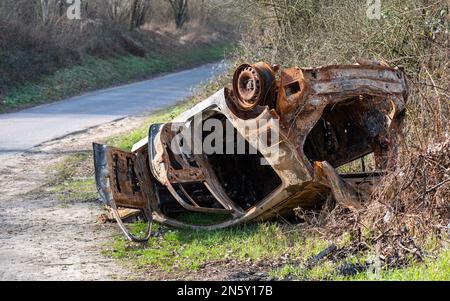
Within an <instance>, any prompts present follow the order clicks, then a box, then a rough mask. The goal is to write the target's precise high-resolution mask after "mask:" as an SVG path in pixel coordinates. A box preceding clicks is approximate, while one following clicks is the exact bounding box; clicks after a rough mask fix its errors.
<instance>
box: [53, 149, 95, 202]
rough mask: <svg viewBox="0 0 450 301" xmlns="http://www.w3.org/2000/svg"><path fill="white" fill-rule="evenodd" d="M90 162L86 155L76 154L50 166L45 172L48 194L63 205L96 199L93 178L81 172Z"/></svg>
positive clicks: (90, 159)
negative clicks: (46, 174)
mask: <svg viewBox="0 0 450 301" xmlns="http://www.w3.org/2000/svg"><path fill="white" fill-rule="evenodd" d="M91 161H92V158H91V157H90V156H89V155H87V154H86V153H77V154H73V155H68V156H66V157H64V158H63V159H62V160H61V161H60V162H58V163H56V164H53V165H51V166H50V167H49V168H48V171H47V172H48V174H49V176H48V178H49V179H48V183H49V189H48V192H49V193H51V194H54V195H55V196H56V198H57V199H58V200H60V201H62V202H64V203H68V202H74V201H91V200H96V199H98V196H97V189H96V186H95V180H94V177H93V176H92V175H90V174H86V172H85V171H84V170H83V166H85V165H86V164H89V163H90V162H91Z"/></svg>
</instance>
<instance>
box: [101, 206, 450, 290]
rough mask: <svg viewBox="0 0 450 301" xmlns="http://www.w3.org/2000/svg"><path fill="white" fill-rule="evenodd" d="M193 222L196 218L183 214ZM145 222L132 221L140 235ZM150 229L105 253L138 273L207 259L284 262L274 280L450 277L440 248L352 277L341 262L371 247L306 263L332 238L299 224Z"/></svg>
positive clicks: (173, 269)
mask: <svg viewBox="0 0 450 301" xmlns="http://www.w3.org/2000/svg"><path fill="white" fill-rule="evenodd" d="M185 218H187V219H194V220H197V218H198V217H197V216H195V215H194V216H190V217H189V216H186V217H185ZM145 225H146V224H145V223H143V222H138V223H135V224H132V225H131V229H132V231H133V232H134V233H136V234H138V233H140V232H142V231H143V230H144V228H145ZM153 231H155V232H160V233H163V234H162V235H161V236H157V237H152V238H151V239H150V240H149V241H148V243H146V244H136V243H131V242H128V241H126V240H125V239H123V238H122V237H119V238H116V239H115V240H114V241H113V242H111V244H110V246H109V247H108V248H107V249H106V250H105V251H104V254H105V255H106V256H111V257H113V258H116V259H118V260H121V261H122V262H124V263H126V264H127V265H129V266H132V267H134V268H135V269H136V270H137V271H140V270H141V271H142V270H148V269H151V270H153V271H155V270H157V271H163V272H166V273H180V275H189V274H190V275H192V274H195V272H197V271H199V270H200V269H201V268H202V267H203V266H204V265H205V264H206V263H209V262H214V261H223V260H234V261H237V262H238V263H239V262H241V263H242V265H245V264H246V263H249V262H251V263H258V262H272V263H273V262H277V261H279V260H280V259H283V258H284V260H286V258H289V259H288V260H287V263H284V264H282V265H281V267H278V268H270V269H269V270H268V271H267V272H268V274H269V275H270V276H271V277H273V278H275V279H294V280H337V281H343V280H345V281H349V280H350V281H353V280H364V281H366V280H370V281H372V280H409V281H419V280H450V273H449V271H450V250H449V249H448V248H446V249H444V250H443V251H442V252H441V253H440V255H439V256H438V258H437V259H432V258H427V259H426V260H425V262H423V263H418V262H414V261H412V260H411V263H410V265H409V266H407V267H405V268H399V269H390V270H380V271H378V272H376V271H374V269H373V267H369V268H368V269H367V270H365V271H359V272H358V271H355V272H354V273H351V275H350V276H349V275H346V274H342V273H341V272H340V270H341V268H342V267H343V265H344V264H346V265H352V266H353V267H355V266H358V265H359V266H362V265H364V264H366V263H367V262H370V261H371V260H372V259H373V258H375V255H374V254H375V253H374V252H373V250H369V251H367V252H362V253H358V254H356V255H349V256H348V257H347V258H345V259H344V260H340V261H334V260H329V259H323V260H321V261H320V262H319V263H317V264H316V265H314V266H313V267H311V268H310V267H308V266H307V263H308V262H309V260H310V258H311V257H312V256H315V255H317V254H318V253H319V252H321V251H323V250H324V249H325V248H326V247H327V246H329V245H330V243H331V241H327V240H325V239H324V238H322V237H320V236H318V235H315V234H312V233H304V232H303V231H302V230H301V228H299V226H298V225H287V224H282V223H275V222H264V223H258V224H256V223H254V224H248V225H241V226H236V227H232V228H227V229H222V230H214V231H206V230H188V229H173V228H170V227H166V226H164V225H159V224H155V225H154V229H153ZM333 242H334V243H335V244H336V245H338V246H339V247H342V246H348V243H349V242H350V241H349V240H348V235H347V234H345V235H343V236H342V237H340V238H337V239H334V240H333Z"/></svg>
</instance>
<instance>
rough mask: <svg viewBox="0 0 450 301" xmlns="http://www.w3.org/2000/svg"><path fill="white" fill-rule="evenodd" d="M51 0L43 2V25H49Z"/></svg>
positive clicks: (43, 0)
mask: <svg viewBox="0 0 450 301" xmlns="http://www.w3.org/2000/svg"><path fill="white" fill-rule="evenodd" d="M48 2H49V0H41V10H42V23H43V24H44V25H47V23H48V19H49V16H48V4H49V3H48Z"/></svg>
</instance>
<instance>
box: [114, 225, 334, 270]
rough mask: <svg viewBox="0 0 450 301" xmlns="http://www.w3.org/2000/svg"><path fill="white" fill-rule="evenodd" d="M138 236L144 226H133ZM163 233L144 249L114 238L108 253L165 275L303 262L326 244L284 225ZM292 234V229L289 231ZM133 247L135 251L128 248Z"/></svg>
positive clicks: (174, 230) (167, 231) (165, 228)
mask: <svg viewBox="0 0 450 301" xmlns="http://www.w3.org/2000/svg"><path fill="white" fill-rule="evenodd" d="M133 227H134V231H135V232H140V231H142V230H143V228H144V227H145V224H143V223H139V224H135V225H133ZM158 227H160V228H163V229H164V231H163V232H164V235H163V237H153V238H151V239H150V241H149V242H148V243H147V244H145V245H135V244H132V243H129V242H127V241H125V240H124V239H123V238H117V239H116V240H115V241H114V243H113V246H112V248H111V249H110V250H109V251H108V252H107V254H108V255H111V256H113V257H115V258H120V259H126V260H128V261H130V260H131V261H133V262H134V264H136V265H137V267H138V268H145V267H147V266H152V267H155V268H158V269H160V270H163V271H166V272H172V271H176V270H180V271H196V270H198V269H199V268H200V267H201V266H202V265H203V264H205V263H207V262H210V261H217V260H223V259H236V260H240V261H248V260H249V261H253V262H257V261H261V260H273V259H275V258H277V257H279V256H281V255H283V254H286V253H289V254H291V256H294V257H299V258H302V259H304V260H306V259H307V258H308V257H309V256H311V255H313V254H315V253H317V252H319V251H321V250H322V249H324V248H325V247H326V246H327V245H328V242H326V241H324V240H322V239H319V238H317V237H313V236H310V237H305V236H303V235H302V234H301V231H286V230H289V229H286V226H285V225H281V224H277V223H259V224H250V225H242V226H239V227H233V228H228V229H223V230H214V231H206V230H187V229H172V228H167V227H165V226H162V225H156V227H155V229H154V231H155V230H156V229H157V228H158ZM290 230H292V229H290ZM130 246H134V247H130Z"/></svg>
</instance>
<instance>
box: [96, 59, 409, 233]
mask: <svg viewBox="0 0 450 301" xmlns="http://www.w3.org/2000/svg"><path fill="white" fill-rule="evenodd" d="M279 69H280V68H279V66H278V65H272V66H271V65H269V64H267V63H264V62H260V63H256V64H253V65H249V64H243V65H241V66H239V67H238V68H237V69H236V71H235V74H234V77H233V84H232V89H229V88H224V89H221V90H220V91H217V92H216V93H215V94H214V95H212V96H210V97H209V98H207V99H205V100H203V101H202V102H200V103H198V104H197V105H195V106H194V107H192V108H191V109H189V110H187V111H186V112H184V113H183V114H181V115H180V116H178V117H177V118H176V119H175V120H173V121H172V122H170V123H165V124H153V125H151V126H150V128H149V133H148V138H146V139H144V140H142V141H140V142H139V143H137V144H136V145H135V146H134V147H133V149H132V151H131V152H127V151H123V150H120V149H116V148H113V147H110V146H107V145H101V144H94V160H95V178H96V183H97V188H98V192H99V194H100V196H101V198H102V200H103V201H104V203H105V204H106V205H108V206H109V207H110V208H111V211H112V212H113V214H114V216H115V218H116V220H117V222H118V224H119V226H120V227H121V229H122V230H123V231H124V234H125V235H126V237H127V238H128V239H130V240H135V241H139V240H146V239H148V238H149V237H150V235H151V233H150V232H151V221H153V220H155V221H157V222H160V223H163V224H166V225H170V226H174V227H189V228H194V229H219V228H225V227H229V226H233V225H236V224H239V223H245V222H249V221H257V220H268V219H273V218H277V217H288V216H289V215H293V213H294V211H293V209H295V208H297V207H300V208H303V209H320V207H321V206H322V205H323V204H324V202H325V201H326V200H327V199H330V198H332V199H333V200H335V201H336V202H340V203H341V204H343V205H345V206H348V207H349V208H355V209H357V208H359V207H360V206H361V202H362V201H363V200H364V199H366V197H367V195H368V194H370V193H371V190H372V189H373V187H374V185H376V183H377V181H378V180H379V179H380V177H381V176H383V174H384V172H385V171H386V170H387V169H388V168H390V167H392V166H394V164H395V162H394V161H395V152H396V145H397V142H396V140H397V139H398V135H399V133H400V128H401V121H402V118H403V116H404V112H405V103H406V101H407V97H408V87H407V82H406V77H405V73H404V71H403V70H402V68H390V67H388V66H386V65H383V64H380V63H377V62H367V61H364V62H360V63H359V64H355V65H332V66H325V67H318V68H299V67H294V68H288V69H284V70H279ZM369 154H372V158H373V165H374V166H373V168H372V170H370V171H369V170H366V168H365V166H364V164H361V166H362V170H360V171H357V172H355V171H352V172H339V171H338V170H341V169H339V167H341V166H343V165H346V164H348V163H350V162H352V161H355V160H360V159H361V158H363V157H366V156H367V155H369ZM363 162H364V161H363ZM119 207H122V208H135V209H138V210H141V211H142V213H143V215H144V216H145V218H146V219H147V220H148V221H149V223H148V225H149V226H148V228H147V233H146V234H145V235H144V237H139V238H138V237H135V236H133V235H132V234H131V233H130V232H129V231H128V230H127V229H126V227H125V225H124V224H123V222H122V219H121V216H120V213H119V211H118V208H119ZM187 212H198V213H199V214H204V215H208V216H214V218H212V219H210V221H211V220H212V221H214V222H210V223H207V224H205V223H193V222H189V219H186V218H185V215H186V214H185V213H187Z"/></svg>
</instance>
